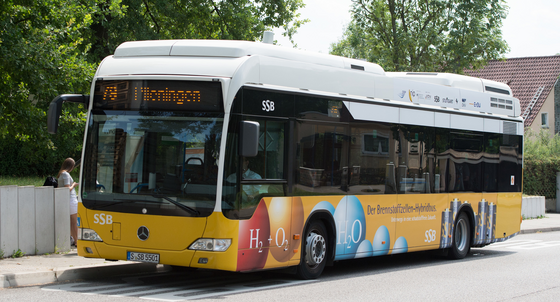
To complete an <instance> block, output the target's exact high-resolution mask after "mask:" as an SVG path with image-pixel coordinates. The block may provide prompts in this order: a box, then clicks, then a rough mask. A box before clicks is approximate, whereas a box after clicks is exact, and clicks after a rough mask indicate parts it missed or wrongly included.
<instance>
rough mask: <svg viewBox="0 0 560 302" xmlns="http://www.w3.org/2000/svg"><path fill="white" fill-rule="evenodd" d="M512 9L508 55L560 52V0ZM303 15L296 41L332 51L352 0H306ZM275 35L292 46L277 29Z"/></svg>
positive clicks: (536, 0) (518, 2) (529, 1)
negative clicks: (304, 19) (303, 22)
mask: <svg viewBox="0 0 560 302" xmlns="http://www.w3.org/2000/svg"><path fill="white" fill-rule="evenodd" d="M506 2H507V5H508V6H509V13H508V16H507V18H506V19H505V20H504V21H503V27H502V37H503V38H504V40H505V41H506V42H507V43H508V45H509V47H510V51H509V53H507V54H505V57H506V58H517V57H536V56H552V55H555V54H558V53H560V1H559V0H507V1H506ZM304 3H305V4H306V7H305V8H303V9H300V10H299V12H300V13H301V17H302V18H307V19H309V20H310V22H308V23H307V24H304V25H303V26H302V27H300V29H299V30H298V33H297V34H296V35H295V36H294V41H295V42H296V43H297V47H298V48H300V49H304V50H308V51H313V52H321V53H329V48H330V45H331V44H332V43H334V42H338V41H339V40H340V39H342V34H343V31H344V28H345V27H346V25H347V24H348V23H349V22H350V19H351V16H350V13H349V10H350V7H351V5H352V1H351V0H304ZM274 39H275V40H278V43H279V44H281V45H283V46H288V47H291V44H290V41H289V40H288V39H287V38H284V37H282V30H281V29H278V30H275V31H274Z"/></svg>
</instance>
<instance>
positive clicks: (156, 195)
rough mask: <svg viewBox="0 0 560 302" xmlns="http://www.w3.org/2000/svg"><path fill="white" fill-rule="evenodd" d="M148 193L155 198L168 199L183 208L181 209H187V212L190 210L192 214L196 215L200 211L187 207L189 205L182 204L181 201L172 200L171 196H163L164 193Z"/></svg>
mask: <svg viewBox="0 0 560 302" xmlns="http://www.w3.org/2000/svg"><path fill="white" fill-rule="evenodd" d="M150 195H152V196H153V197H155V198H163V199H165V200H167V201H169V202H170V203H172V204H174V205H176V206H178V207H179V208H181V209H183V210H185V211H187V212H191V213H192V214H195V215H197V216H198V215H200V212H199V211H197V210H195V209H193V208H191V207H189V206H187V205H184V204H182V203H180V202H178V201H176V200H173V199H171V198H169V197H167V196H165V195H163V194H150Z"/></svg>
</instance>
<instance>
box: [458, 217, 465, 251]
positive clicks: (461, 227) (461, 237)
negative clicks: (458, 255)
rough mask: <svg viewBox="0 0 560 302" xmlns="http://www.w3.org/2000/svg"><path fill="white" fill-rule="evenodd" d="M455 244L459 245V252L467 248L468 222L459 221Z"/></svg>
mask: <svg viewBox="0 0 560 302" xmlns="http://www.w3.org/2000/svg"><path fill="white" fill-rule="evenodd" d="M455 242H456V243H457V249H458V250H459V251H463V250H464V249H465V248H466V246H467V222H466V221H465V220H463V219H461V220H459V221H457V227H456V228H455Z"/></svg>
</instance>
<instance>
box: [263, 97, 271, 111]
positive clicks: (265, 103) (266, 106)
mask: <svg viewBox="0 0 560 302" xmlns="http://www.w3.org/2000/svg"><path fill="white" fill-rule="evenodd" d="M262 110H263V111H266V112H270V111H274V101H271V100H264V101H262Z"/></svg>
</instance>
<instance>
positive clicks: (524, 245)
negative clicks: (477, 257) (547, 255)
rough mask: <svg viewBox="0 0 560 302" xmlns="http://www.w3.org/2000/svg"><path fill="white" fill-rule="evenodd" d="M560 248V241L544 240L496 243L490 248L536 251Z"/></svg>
mask: <svg viewBox="0 0 560 302" xmlns="http://www.w3.org/2000/svg"><path fill="white" fill-rule="evenodd" d="M553 246H560V241H543V240H508V241H505V242H500V243H495V244H492V245H490V246H488V248H500V249H502V248H506V249H512V250H535V249H540V248H546V247H553Z"/></svg>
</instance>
